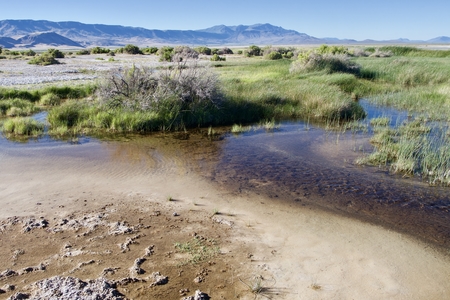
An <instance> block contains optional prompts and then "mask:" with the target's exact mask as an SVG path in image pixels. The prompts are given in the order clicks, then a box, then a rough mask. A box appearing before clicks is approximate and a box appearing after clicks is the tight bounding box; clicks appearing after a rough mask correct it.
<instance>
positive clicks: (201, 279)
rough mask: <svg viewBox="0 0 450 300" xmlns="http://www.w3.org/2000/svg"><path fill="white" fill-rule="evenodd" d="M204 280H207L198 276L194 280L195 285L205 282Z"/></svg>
mask: <svg viewBox="0 0 450 300" xmlns="http://www.w3.org/2000/svg"><path fill="white" fill-rule="evenodd" d="M204 280H205V278H203V277H202V276H197V277H195V278H194V282H195V283H200V282H203V281H204Z"/></svg>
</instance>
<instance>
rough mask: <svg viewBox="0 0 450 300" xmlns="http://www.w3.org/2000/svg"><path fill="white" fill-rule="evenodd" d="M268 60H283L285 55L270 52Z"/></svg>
mask: <svg viewBox="0 0 450 300" xmlns="http://www.w3.org/2000/svg"><path fill="white" fill-rule="evenodd" d="M267 58H268V59H270V60H277V59H282V58H283V55H282V54H281V53H280V52H276V51H273V52H270V53H269V55H267Z"/></svg>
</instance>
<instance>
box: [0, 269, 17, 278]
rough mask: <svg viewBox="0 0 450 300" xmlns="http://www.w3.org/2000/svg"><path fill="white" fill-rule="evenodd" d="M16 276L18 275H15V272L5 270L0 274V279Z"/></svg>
mask: <svg viewBox="0 0 450 300" xmlns="http://www.w3.org/2000/svg"><path fill="white" fill-rule="evenodd" d="M17 275H19V273H17V272H16V271H14V270H10V269H6V270H5V271H3V272H1V273H0V279H4V278H8V277H12V276H17Z"/></svg>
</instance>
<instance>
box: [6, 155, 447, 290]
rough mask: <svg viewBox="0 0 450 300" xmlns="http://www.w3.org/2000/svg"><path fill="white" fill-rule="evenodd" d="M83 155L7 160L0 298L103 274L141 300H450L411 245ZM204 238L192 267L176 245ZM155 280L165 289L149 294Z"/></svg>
mask: <svg viewBox="0 0 450 300" xmlns="http://www.w3.org/2000/svg"><path fill="white" fill-rule="evenodd" d="M83 151H87V152H89V148H87V149H84V148H80V155H79V156H71V157H68V156H65V155H64V154H59V155H55V156H54V157H52V158H49V157H45V156H44V157H41V156H39V155H23V153H21V152H20V151H19V152H16V151H2V152H3V153H0V167H1V170H2V171H1V173H0V203H1V206H2V209H1V210H0V218H1V219H2V220H3V221H2V231H1V233H0V237H1V241H0V246H1V247H0V249H1V250H0V252H1V253H0V261H1V262H2V263H1V264H0V272H2V274H6V273H5V271H7V270H12V271H14V272H16V273H17V274H13V276H6V275H5V276H3V277H2V278H1V279H0V289H3V290H4V291H5V293H3V294H0V299H6V298H8V297H10V296H11V295H13V294H14V293H17V292H19V291H23V292H27V293H36V289H37V288H36V285H33V283H34V282H36V281H39V280H42V279H45V278H50V277H52V276H55V275H61V276H65V277H67V276H71V277H74V278H79V279H81V280H84V281H87V280H89V279H97V278H100V277H104V278H106V279H108V280H111V281H113V282H115V283H116V285H117V290H118V291H119V292H121V293H122V294H123V295H125V296H126V297H128V298H132V299H149V298H152V299H181V298H183V297H184V296H185V295H193V294H194V292H195V291H196V290H201V291H203V292H205V293H207V294H208V295H209V296H210V297H212V299H254V298H255V296H256V297H257V298H258V299H266V298H269V299H448V298H450V281H449V280H448V279H449V278H450V259H449V257H448V256H444V254H442V252H438V251H436V250H433V248H431V247H429V246H428V245H426V244H424V243H421V242H419V241H416V240H414V239H411V238H410V237H408V236H404V235H401V234H399V233H397V232H392V231H387V230H386V229H383V228H381V227H377V226H373V225H370V224H365V223H362V222H360V221H356V220H352V219H348V218H344V217H341V216H336V215H332V214H330V213H327V212H323V211H319V210H316V209H313V208H311V207H308V206H297V205H295V206H290V205H288V204H280V203H275V202H273V201H272V200H270V199H264V198H262V197H261V196H257V195H255V194H253V193H250V192H245V191H244V192H242V193H240V194H235V193H231V192H229V191H227V190H226V189H224V188H223V187H221V186H219V185H217V184H216V183H213V182H207V181H206V180H205V179H203V178H200V177H199V176H197V175H196V174H195V173H193V172H189V171H187V170H186V169H184V168H182V167H174V168H168V169H165V170H164V171H158V172H156V173H142V172H139V170H138V169H139V168H140V165H139V164H137V165H136V167H135V168H136V172H130V171H129V169H128V171H126V172H123V173H121V171H120V170H122V169H127V168H130V167H129V166H125V165H122V164H121V163H120V162H115V163H114V164H112V163H108V162H105V161H103V160H102V159H101V158H99V157H90V158H86V156H84V155H83ZM60 152H61V151H60ZM61 153H63V151H62V152H61ZM123 164H125V162H123ZM127 164H129V162H127ZM133 168H134V167H133ZM169 198H171V199H172V200H173V201H169V200H168V199H169ZM14 216H17V218H15V219H11V217H14ZM8 218H10V219H8ZM42 220H46V221H47V222H48V224H46V225H45V226H42V224H43V223H45V222H42ZM33 224H34V225H33ZM70 224H71V226H69V225H70ZM27 226H28V227H30V230H28V229H27ZM127 228H128V229H129V231H127V230H128V229H127ZM120 230H122V231H120ZM196 237H197V238H196ZM198 239H200V240H201V241H202V243H205V244H202V245H203V246H205V247H206V248H205V249H215V248H214V247H216V246H217V247H218V249H220V250H218V252H214V251H213V252H214V253H213V254H212V255H211V256H210V257H209V256H208V257H206V259H205V260H202V261H200V262H198V263H195V264H194V263H192V262H190V259H191V256H190V254H189V253H183V252H182V251H181V250H180V249H178V248H176V247H175V246H174V245H175V243H186V242H189V241H196V240H198ZM127 241H129V243H127ZM126 244H128V249H127V246H126ZM124 245H125V246H124ZM123 247H125V250H124V248H123ZM208 247H209V248H208ZM146 249H150V250H146ZM146 251H150V252H151V253H150V255H148V256H145V255H147V254H148V253H147V252H146ZM146 253H147V254H146ZM139 258H145V260H143V262H140V263H138V264H137V265H136V260H137V259H139ZM43 266H44V267H43ZM136 267H138V268H141V269H142V270H143V273H141V274H139V272H136ZM27 268H31V269H29V272H26V270H25V269H27ZM110 270H112V271H110ZM155 272H159V273H160V274H161V276H167V277H168V282H167V283H166V284H162V285H158V284H154V285H152V283H154V282H155V279H154V273H155ZM126 278H134V281H130V279H128V281H127V280H125V281H124V279H126ZM136 278H137V279H136ZM258 278H259V279H258ZM256 284H260V287H261V289H260V290H259V294H256V295H255V294H253V293H252V291H251V289H250V288H249V287H248V286H247V285H256ZM8 285H13V286H15V289H14V290H12V291H8V289H11V287H10V286H8Z"/></svg>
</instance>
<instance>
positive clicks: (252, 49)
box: [244, 45, 262, 57]
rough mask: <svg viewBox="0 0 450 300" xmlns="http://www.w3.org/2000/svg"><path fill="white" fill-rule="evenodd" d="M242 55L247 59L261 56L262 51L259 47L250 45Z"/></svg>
mask: <svg viewBox="0 0 450 300" xmlns="http://www.w3.org/2000/svg"><path fill="white" fill-rule="evenodd" d="M244 53H245V55H246V56H247V57H252V56H260V55H261V54H262V51H261V48H260V47H258V46H256V45H251V46H249V47H248V49H247V50H246V51H245V52H244Z"/></svg>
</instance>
